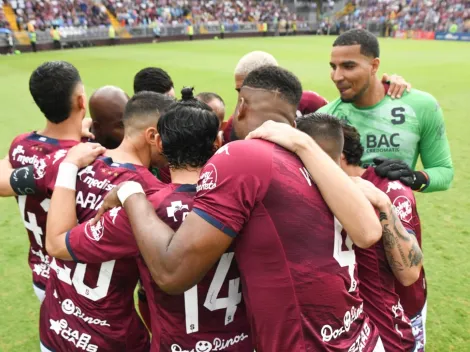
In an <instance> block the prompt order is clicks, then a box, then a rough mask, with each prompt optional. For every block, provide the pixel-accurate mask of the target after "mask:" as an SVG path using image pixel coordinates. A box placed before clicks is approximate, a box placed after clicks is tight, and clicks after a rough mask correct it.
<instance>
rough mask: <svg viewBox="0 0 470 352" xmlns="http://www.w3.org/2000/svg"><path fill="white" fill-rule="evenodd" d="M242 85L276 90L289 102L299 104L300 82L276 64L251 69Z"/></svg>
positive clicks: (300, 94)
mask: <svg viewBox="0 0 470 352" xmlns="http://www.w3.org/2000/svg"><path fill="white" fill-rule="evenodd" d="M242 87H251V88H261V89H265V90H270V91H273V92H274V91H277V92H279V95H280V97H281V98H283V99H284V100H285V101H287V102H288V103H289V104H292V105H295V107H297V106H298V105H299V102H300V99H301V98H302V84H300V81H299V79H298V78H297V77H296V76H295V75H294V74H293V73H291V72H289V71H287V70H286V69H284V68H282V67H278V66H263V67H260V68H257V69H256V70H253V71H251V72H250V73H249V74H248V76H246V78H245V80H244V81H243V85H242Z"/></svg>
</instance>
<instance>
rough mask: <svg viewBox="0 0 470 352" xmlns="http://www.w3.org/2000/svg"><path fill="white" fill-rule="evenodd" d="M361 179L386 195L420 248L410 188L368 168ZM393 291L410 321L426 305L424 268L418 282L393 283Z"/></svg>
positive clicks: (418, 222)
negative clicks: (410, 283)
mask: <svg viewBox="0 0 470 352" xmlns="http://www.w3.org/2000/svg"><path fill="white" fill-rule="evenodd" d="M362 177H363V178H364V179H366V180H368V181H370V182H372V183H373V184H374V185H375V186H376V187H377V188H379V189H380V190H382V191H383V192H385V193H386V194H387V196H388V197H389V198H390V200H391V202H392V204H393V206H394V207H395V210H396V212H397V214H398V217H399V219H400V220H401V223H402V224H403V227H404V228H405V229H406V230H407V231H408V232H410V233H413V234H414V235H415V236H416V238H417V240H418V243H419V246H420V247H421V221H420V219H419V215H418V209H417V206H416V199H415V197H414V194H413V191H412V190H411V188H409V187H406V186H405V185H403V184H402V183H401V182H399V181H389V180H388V179H384V178H380V177H378V176H377V175H376V174H375V172H374V171H373V170H372V168H369V169H368V170H367V171H366V173H364V175H363V176H362ZM395 290H396V292H397V293H398V295H399V296H400V302H401V305H402V307H403V309H404V310H405V314H406V315H407V317H408V318H409V319H412V318H413V317H415V315H416V314H418V313H419V312H421V310H422V309H423V307H424V304H425V303H426V296H427V290H426V279H425V273H424V268H423V269H421V274H420V276H419V279H418V281H416V282H415V283H414V284H413V285H411V286H406V287H405V286H403V285H402V284H401V283H400V282H398V281H395Z"/></svg>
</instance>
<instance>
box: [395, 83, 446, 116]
mask: <svg viewBox="0 0 470 352" xmlns="http://www.w3.org/2000/svg"><path fill="white" fill-rule="evenodd" d="M401 99H403V101H404V102H405V103H406V104H408V105H410V106H411V107H413V108H414V109H417V110H416V111H417V112H419V110H422V109H425V110H431V111H435V110H438V109H440V106H439V102H438V101H437V99H436V98H435V97H434V96H433V95H432V94H431V93H428V92H424V91H422V90H419V89H414V88H413V89H411V91H410V92H409V93H408V92H407V93H405V94H404V95H403V97H402V98H401ZM399 101H400V100H397V102H399Z"/></svg>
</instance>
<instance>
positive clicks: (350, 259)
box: [333, 218, 357, 292]
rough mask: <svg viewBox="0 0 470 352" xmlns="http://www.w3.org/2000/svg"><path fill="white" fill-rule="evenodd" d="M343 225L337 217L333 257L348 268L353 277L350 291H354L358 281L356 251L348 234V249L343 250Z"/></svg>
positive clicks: (350, 275) (346, 241) (351, 277)
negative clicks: (355, 274)
mask: <svg viewBox="0 0 470 352" xmlns="http://www.w3.org/2000/svg"><path fill="white" fill-rule="evenodd" d="M342 232H343V225H341V223H340V222H339V221H338V219H336V218H335V246H334V249H333V258H335V259H336V261H337V262H338V264H339V265H340V266H341V267H342V268H344V267H347V268H348V273H349V278H350V279H351V286H350V287H349V290H348V292H353V291H355V290H356V288H357V281H356V279H355V278H354V271H355V269H356V253H355V252H354V249H353V248H352V246H353V242H352V240H351V238H349V236H348V235H346V240H345V241H344V242H345V244H346V247H347V248H348V250H347V251H343V249H342V247H343V234H342Z"/></svg>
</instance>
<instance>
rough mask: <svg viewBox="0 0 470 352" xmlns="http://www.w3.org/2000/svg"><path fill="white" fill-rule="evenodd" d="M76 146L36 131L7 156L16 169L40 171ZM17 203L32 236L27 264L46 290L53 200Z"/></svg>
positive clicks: (35, 280)
mask: <svg viewBox="0 0 470 352" xmlns="http://www.w3.org/2000/svg"><path fill="white" fill-rule="evenodd" d="M77 143H78V142H77V141H71V140H58V139H54V138H49V137H45V136H41V135H39V134H37V133H36V132H31V133H25V134H22V135H19V136H17V137H16V138H15V139H14V140H13V142H12V143H11V146H10V151H9V153H8V156H9V159H10V163H11V165H12V166H13V168H19V167H22V166H26V165H34V166H35V167H36V168H37V169H41V168H42V167H44V165H45V164H44V160H43V158H44V157H45V156H46V155H47V154H50V153H53V152H58V155H64V154H65V153H66V150H68V149H69V148H71V147H73V146H74V145H75V144H77ZM16 200H17V202H18V205H19V207H20V214H21V219H22V220H23V223H24V226H25V228H26V231H27V233H28V237H29V247H30V248H29V255H28V264H29V267H30V268H31V270H32V272H33V283H34V285H35V286H37V287H39V288H41V289H43V290H45V288H46V283H47V280H48V279H49V264H50V258H49V256H48V255H47V252H46V249H45V243H46V242H45V241H46V239H45V234H46V220H47V211H48V209H49V202H50V198H49V197H47V196H45V195H20V196H18V197H16Z"/></svg>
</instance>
